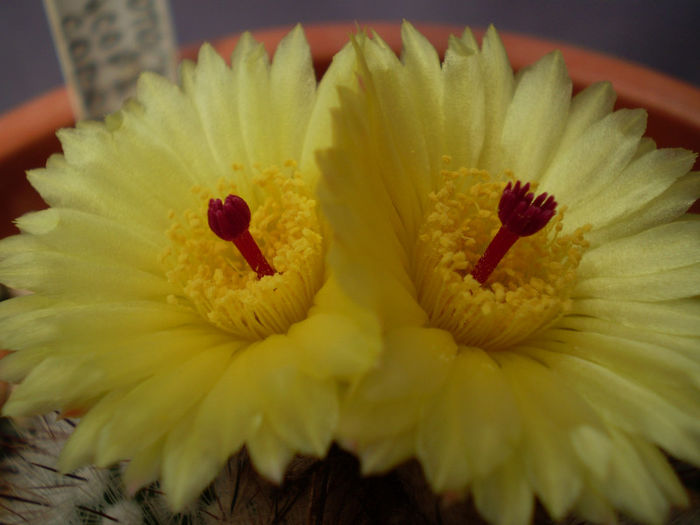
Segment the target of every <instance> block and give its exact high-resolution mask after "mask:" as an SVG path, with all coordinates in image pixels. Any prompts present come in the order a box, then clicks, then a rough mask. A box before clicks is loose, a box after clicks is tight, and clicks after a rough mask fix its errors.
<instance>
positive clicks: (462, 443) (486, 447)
mask: <svg viewBox="0 0 700 525" xmlns="http://www.w3.org/2000/svg"><path fill="white" fill-rule="evenodd" d="M424 414H425V415H424V417H423V418H422V420H421V423H420V427H419V429H420V430H419V433H418V444H417V453H418V457H419V458H420V460H421V462H422V464H423V467H424V468H425V470H426V476H427V478H428V480H429V481H430V484H431V486H432V487H433V489H434V490H436V491H438V492H444V491H446V490H463V489H464V488H465V487H466V486H467V483H468V482H469V481H470V480H471V478H472V477H484V476H486V475H487V474H489V473H490V472H492V471H493V470H494V469H495V468H497V467H498V465H500V464H501V463H502V462H503V461H505V460H506V458H508V457H510V455H511V454H512V452H513V449H514V446H515V445H516V444H517V442H518V440H519V438H520V413H519V411H518V408H517V406H516V403H515V398H514V396H513V392H512V391H511V388H510V386H509V385H508V381H507V380H506V378H505V377H504V375H503V373H502V372H501V369H500V368H499V366H498V365H497V364H496V363H495V362H494V361H493V360H492V359H491V358H490V357H489V356H488V355H487V354H486V353H485V352H484V351H483V350H480V349H477V348H462V349H461V352H460V354H459V355H458V356H457V358H456V359H455V360H454V361H453V363H452V365H451V367H450V375H449V377H448V379H447V380H446V381H445V386H443V388H442V390H441V392H440V393H439V394H437V395H436V396H435V398H434V399H433V400H432V402H431V403H430V404H429V405H428V406H427V407H426V409H425V412H424Z"/></svg>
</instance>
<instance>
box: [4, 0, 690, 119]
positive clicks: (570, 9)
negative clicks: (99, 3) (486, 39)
mask: <svg viewBox="0 0 700 525" xmlns="http://www.w3.org/2000/svg"><path fill="white" fill-rule="evenodd" d="M110 1H125V0H110ZM171 5H172V11H173V17H174V21H175V26H176V33H177V38H178V41H179V42H180V44H187V43H193V42H197V41H202V40H204V39H214V38H217V37H220V36H224V35H227V34H231V33H237V32H240V31H242V30H245V29H256V28H263V27H270V26H281V25H291V24H293V23H296V22H298V21H301V22H303V23H306V24H311V23H318V22H324V21H348V20H392V21H397V20H400V19H402V18H406V19H408V20H411V21H422V22H443V23H450V24H458V25H470V26H474V27H479V26H481V27H483V26H486V25H488V24H489V23H494V24H496V27H497V28H498V29H499V30H502V31H513V32H519V33H526V34H530V35H534V36H538V37H541V38H549V39H554V40H561V41H565V42H568V43H571V44H574V45H577V46H580V47H585V48H589V49H592V50H596V51H600V52H604V53H607V54H610V55H614V56H617V57H619V58H623V59H626V60H631V61H634V62H638V63H641V64H643V65H646V66H648V67H651V68H654V69H657V70H659V71H662V72H665V73H667V74H670V75H673V76H676V77H679V78H681V79H683V80H685V81H687V82H690V83H693V84H695V85H700V32H698V24H699V23H700V1H699V0H664V1H660V0H537V1H536V0H510V1H507V0H442V1H436V0H433V1H431V0H406V1H402V2H399V1H393V2H392V1H388V0H353V1H352V2H334V1H330V0H302V1H296V2H295V1H291V0H290V1H271V0H172V2H171ZM0 71H1V72H2V73H1V74H0V113H3V112H5V111H7V110H8V109H10V108H12V107H14V106H17V105H19V104H21V103H22V102H25V101H27V100H29V99H31V98H33V97H35V96H37V95H40V94H41V93H44V92H45V91H48V90H50V89H52V88H54V87H56V86H59V85H61V84H62V83H63V82H62V78H61V73H60V70H59V66H58V60H57V59H56V56H55V54H54V51H53V44H52V42H51V36H50V33H49V29H48V24H47V21H46V17H45V15H44V10H43V4H42V2H40V1H39V0H2V1H0Z"/></svg>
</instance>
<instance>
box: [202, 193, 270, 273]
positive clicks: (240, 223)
mask: <svg viewBox="0 0 700 525" xmlns="http://www.w3.org/2000/svg"><path fill="white" fill-rule="evenodd" d="M207 217H208V219H209V228H211V231H213V232H214V233H215V234H216V235H218V236H219V237H221V238H222V239H223V240H225V241H231V242H233V244H235V245H236V248H238V251H239V252H241V255H242V256H243V257H244V258H245V260H246V262H247V263H248V265H249V266H250V268H251V269H252V270H253V271H254V272H255V273H257V274H258V279H261V278H262V277H264V276H265V275H274V274H275V269H274V268H273V267H272V266H270V263H268V262H267V259H265V256H264V255H263V254H262V252H261V251H260V247H259V246H258V244H257V243H256V242H255V239H253V236H252V235H251V234H250V231H248V227H249V226H250V208H249V207H248V204H247V203H246V201H244V200H243V199H242V198H241V197H239V196H238V195H229V196H228V197H226V200H225V201H224V202H223V203H222V202H221V199H209V210H208V212H207Z"/></svg>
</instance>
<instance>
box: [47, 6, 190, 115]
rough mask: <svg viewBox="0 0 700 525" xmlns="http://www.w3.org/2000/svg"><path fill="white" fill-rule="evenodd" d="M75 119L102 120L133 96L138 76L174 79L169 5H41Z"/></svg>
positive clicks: (174, 53) (174, 57)
mask: <svg viewBox="0 0 700 525" xmlns="http://www.w3.org/2000/svg"><path fill="white" fill-rule="evenodd" d="M44 6H45V8H46V13H47V16H48V19H49V25H50V26H51V32H52V34H53V38H54V43H55V46H56V51H57V54H58V57H59V60H60V62H61V69H62V70H63V76H64V78H65V81H66V85H67V86H68V89H69V91H70V93H71V97H72V102H73V107H74V111H75V114H76V118H77V119H78V120H80V119H84V118H102V117H104V116H105V115H106V114H108V113H111V112H113V111H116V110H117V109H119V108H120V107H121V105H122V104H123V102H124V100H125V99H126V98H128V97H129V96H131V95H133V93H134V89H135V87H136V80H137V79H138V76H139V74H140V73H141V72H142V71H155V72H156V73H160V74H161V75H164V76H166V77H168V78H170V79H174V78H175V72H176V65H177V49H176V44H175V33H174V30H173V25H172V17H171V15H170V6H169V4H168V2H167V0H109V1H108V0H44Z"/></svg>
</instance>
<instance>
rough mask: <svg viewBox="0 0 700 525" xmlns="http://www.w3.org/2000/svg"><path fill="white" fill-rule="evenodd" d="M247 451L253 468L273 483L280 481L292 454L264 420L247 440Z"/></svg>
mask: <svg viewBox="0 0 700 525" xmlns="http://www.w3.org/2000/svg"><path fill="white" fill-rule="evenodd" d="M248 453H249V454H250V459H251V460H252V462H253V466H254V467H255V469H256V470H257V471H258V472H259V473H260V474H261V475H263V476H265V477H266V478H267V479H269V480H270V481H274V482H275V483H281V482H282V478H283V477H284V471H285V469H286V468H287V465H288V464H289V461H290V460H291V459H292V457H293V456H294V452H293V451H292V449H291V448H290V447H289V446H287V444H286V443H285V441H284V440H283V439H281V438H280V437H279V436H278V435H277V434H276V433H275V431H274V430H273V429H272V426H271V425H270V424H269V423H268V422H267V421H265V420H263V421H262V423H261V424H260V426H259V427H258V429H257V430H256V431H255V433H254V434H253V435H252V436H251V437H250V439H249V440H248Z"/></svg>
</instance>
